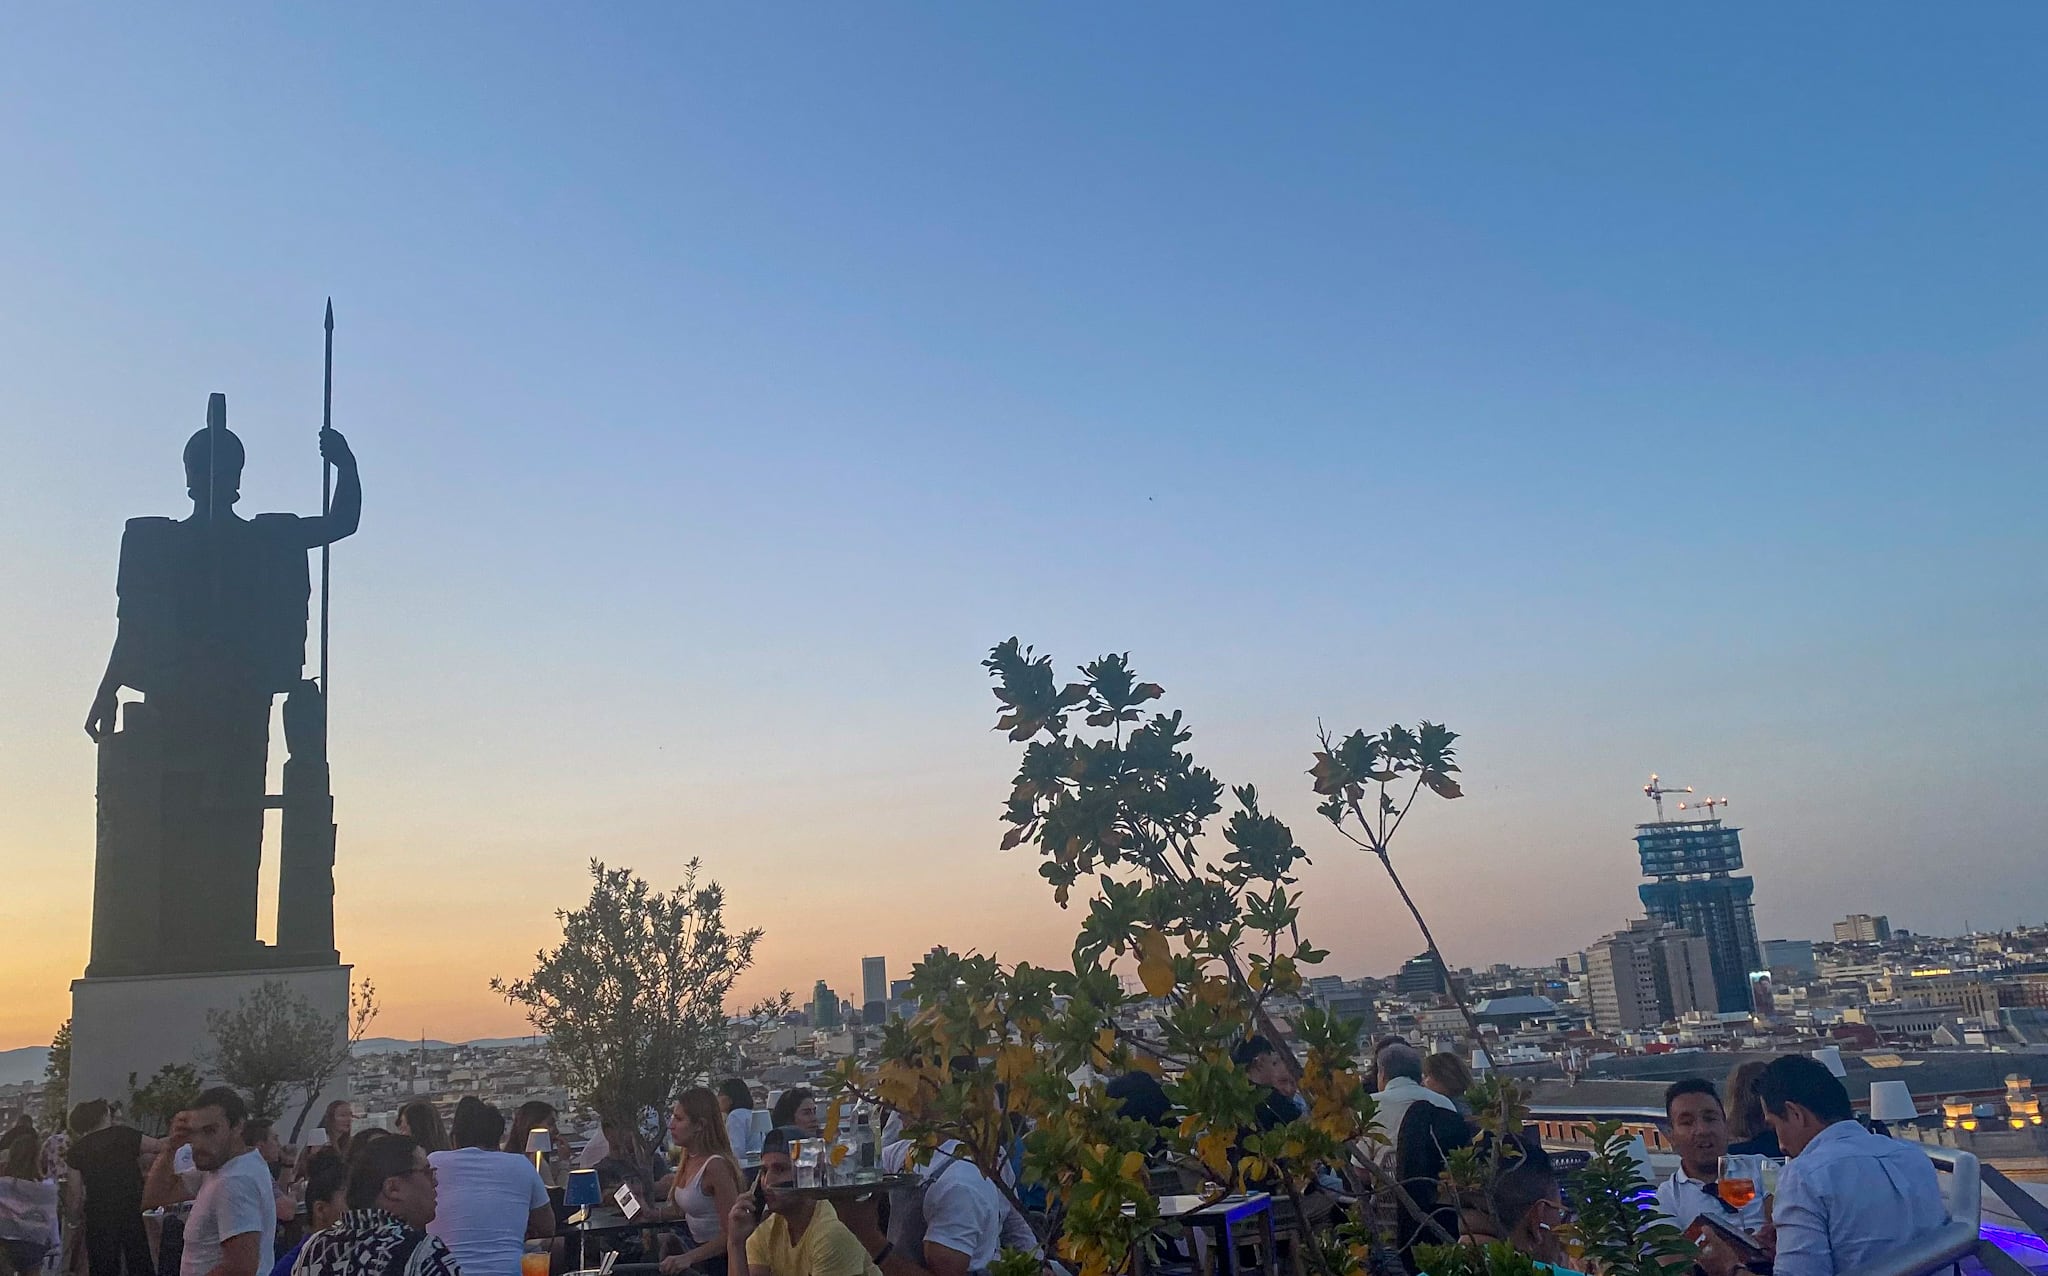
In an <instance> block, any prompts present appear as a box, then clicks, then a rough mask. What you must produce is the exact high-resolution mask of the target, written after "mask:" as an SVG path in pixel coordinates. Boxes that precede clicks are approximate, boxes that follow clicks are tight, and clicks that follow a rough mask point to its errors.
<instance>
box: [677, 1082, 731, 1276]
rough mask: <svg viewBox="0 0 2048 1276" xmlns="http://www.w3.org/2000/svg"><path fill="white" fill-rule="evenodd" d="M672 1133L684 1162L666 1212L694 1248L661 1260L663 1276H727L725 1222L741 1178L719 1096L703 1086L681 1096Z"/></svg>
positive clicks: (678, 1099) (687, 1091) (679, 1166)
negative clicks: (693, 1275)
mask: <svg viewBox="0 0 2048 1276" xmlns="http://www.w3.org/2000/svg"><path fill="white" fill-rule="evenodd" d="M668 1133H669V1138H670V1139H672V1140H674V1142H675V1145H676V1148H677V1149H678V1150H679V1151H680V1152H681V1153H682V1157H683V1159H682V1162H681V1164H679V1165H677V1166H676V1172H675V1176H674V1177H673V1178H672V1179H671V1180H670V1187H669V1195H668V1204H667V1206H666V1208H665V1210H664V1212H665V1213H666V1214H667V1216H668V1217H670V1218H680V1219H682V1220H683V1226H684V1228H685V1229H686V1230H687V1231H688V1232H689V1235H690V1244H689V1248H688V1249H685V1250H684V1251H683V1252H682V1253H680V1254H671V1255H670V1256H669V1257H667V1258H664V1259H662V1260H661V1270H662V1273H663V1276H679V1274H680V1273H681V1272H682V1271H684V1269H686V1268H695V1269H696V1270H698V1271H699V1272H703V1273H705V1274H706V1276H726V1262H725V1216H726V1215H727V1214H729V1213H731V1212H732V1207H733V1202H735V1201H737V1200H738V1199H739V1195H740V1175H739V1168H738V1167H739V1161H738V1159H737V1158H736V1157H734V1156H733V1154H732V1141H731V1140H730V1139H728V1138H727V1137H726V1133H725V1116H724V1114H723V1113H721V1112H719V1110H718V1096H717V1095H715V1094H713V1093H712V1092H711V1091H709V1090H707V1089H705V1088H704V1087H703V1086H694V1087H692V1088H690V1089H688V1090H685V1091H683V1092H682V1093H681V1094H680V1095H677V1096H676V1102H675V1106H674V1107H673V1108H671V1109H670V1110H669V1117H668Z"/></svg>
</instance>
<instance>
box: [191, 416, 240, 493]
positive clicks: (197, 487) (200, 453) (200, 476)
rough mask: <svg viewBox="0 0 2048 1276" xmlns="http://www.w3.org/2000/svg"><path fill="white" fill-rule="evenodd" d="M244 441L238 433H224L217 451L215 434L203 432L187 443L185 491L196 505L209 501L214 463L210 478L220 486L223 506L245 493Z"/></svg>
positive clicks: (208, 431)
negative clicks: (243, 480)
mask: <svg viewBox="0 0 2048 1276" xmlns="http://www.w3.org/2000/svg"><path fill="white" fill-rule="evenodd" d="M242 460H243V452H242V441H241V440H240V439H238V438H236V437H235V432H234V431H233V430H229V429H222V430H221V432H220V441H219V444H218V446H217V447H216V445H215V442H214V437H213V431H212V430H201V431H199V432H198V433H197V434H194V435H193V436H192V437H191V438H190V439H187V440H186V441H185V490H186V491H187V492H189V493H191V495H192V499H193V500H195V501H204V500H207V499H209V497H210V496H211V495H214V494H215V493H213V492H212V488H213V482H210V481H209V478H208V469H209V466H208V462H211V472H212V473H211V477H212V480H213V481H217V482H218V483H219V484H220V491H219V492H218V493H217V495H218V496H219V497H220V503H221V504H223V505H232V504H234V503H235V498H236V497H238V496H240V495H241V492H242Z"/></svg>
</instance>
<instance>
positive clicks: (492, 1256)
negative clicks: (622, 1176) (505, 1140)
mask: <svg viewBox="0 0 2048 1276" xmlns="http://www.w3.org/2000/svg"><path fill="white" fill-rule="evenodd" d="M427 1160H428V1161H429V1162H430V1163H431V1164H432V1165H433V1167H434V1173H435V1175H436V1176H437V1178H436V1182H435V1189H436V1196H435V1199H436V1205H435V1208H434V1221H433V1222H431V1223H429V1224H427V1230H428V1231H429V1232H431V1233H433V1234H434V1235H435V1236H438V1237H440V1238H441V1241H442V1243H443V1244H445V1245H447V1246H448V1248H449V1249H450V1250H451V1251H452V1252H453V1253H454V1254H455V1265H456V1266H458V1267H460V1268H461V1269H462V1276H519V1255H520V1253H521V1251H522V1250H523V1249H524V1247H525V1241H526V1216H527V1215H528V1214H530V1213H532V1212H533V1211H534V1210H537V1209H539V1208H540V1207H541V1206H543V1205H546V1204H547V1203H548V1189H547V1185H546V1184H545V1183H543V1182H541V1179H540V1174H539V1172H538V1171H536V1170H535V1169H534V1168H533V1162H531V1161H529V1160H527V1159H526V1158H525V1157H523V1156H519V1155H517V1154H516V1153H512V1152H495V1151H492V1150H491V1149H489V1148H456V1149H454V1150H453V1151H450V1152H436V1153H434V1154H433V1155H431V1156H429V1157H428V1158H427ZM181 1276H189V1273H181Z"/></svg>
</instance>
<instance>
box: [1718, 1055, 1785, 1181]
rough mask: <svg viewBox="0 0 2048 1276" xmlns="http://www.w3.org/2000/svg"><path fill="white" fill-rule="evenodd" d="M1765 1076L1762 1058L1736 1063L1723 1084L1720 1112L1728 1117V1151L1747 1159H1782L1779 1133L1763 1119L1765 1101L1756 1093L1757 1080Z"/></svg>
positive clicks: (1782, 1153)
mask: <svg viewBox="0 0 2048 1276" xmlns="http://www.w3.org/2000/svg"><path fill="white" fill-rule="evenodd" d="M1763 1073H1764V1063H1763V1060H1761V1059H1752V1060H1750V1061H1749V1062H1748V1063H1738V1064H1736V1065H1735V1066H1734V1067H1733V1068H1731V1069H1729V1070H1728V1080H1727V1081H1726V1082H1724V1083H1722V1086H1721V1093H1722V1096H1723V1097H1722V1104H1723V1107H1722V1111H1724V1112H1726V1113H1727V1114H1728V1150H1729V1151H1730V1152H1737V1153H1741V1154H1743V1155H1747V1156H1773V1157H1775V1156H1783V1155H1785V1154H1784V1152H1783V1151H1782V1150H1780V1149H1779V1147H1778V1132H1777V1131H1776V1130H1773V1129H1772V1128H1771V1124H1770V1122H1768V1121H1766V1120H1764V1101H1763V1098H1762V1097H1761V1096H1759V1095H1758V1094H1757V1092H1756V1079H1757V1078H1758V1077H1760V1076H1762V1075H1763Z"/></svg>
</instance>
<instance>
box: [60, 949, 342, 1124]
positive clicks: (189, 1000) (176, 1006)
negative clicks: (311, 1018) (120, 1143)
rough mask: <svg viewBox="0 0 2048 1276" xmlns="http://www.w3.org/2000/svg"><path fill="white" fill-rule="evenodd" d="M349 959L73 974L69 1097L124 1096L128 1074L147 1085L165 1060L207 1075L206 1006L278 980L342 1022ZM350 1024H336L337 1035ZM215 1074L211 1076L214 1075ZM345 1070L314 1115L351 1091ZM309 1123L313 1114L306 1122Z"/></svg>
mask: <svg viewBox="0 0 2048 1276" xmlns="http://www.w3.org/2000/svg"><path fill="white" fill-rule="evenodd" d="M350 970H351V967H348V966H297V967H286V968H283V969H279V970H237V971H229V972H224V973H220V974H189V975H187V974H179V975H130V976H117V977H111V978H88V979H75V980H73V981H72V983H71V1102H73V1103H79V1102H82V1101H84V1100H86V1099H117V1100H120V1101H121V1102H123V1103H125V1102H127V1100H128V1094H129V1089H130V1087H129V1080H128V1078H129V1076H130V1074H133V1076H134V1078H135V1084H136V1085H137V1086H140V1085H144V1084H146V1083H147V1082H148V1081H149V1079H150V1078H151V1077H152V1076H154V1075H156V1071H157V1069H159V1068H161V1067H163V1066H164V1065H165V1064H172V1063H189V1064H191V1065H192V1066H193V1067H194V1068H196V1069H198V1071H199V1072H200V1073H202V1074H205V1072H206V1068H205V1067H204V1066H203V1065H202V1064H201V1063H200V1059H201V1058H202V1057H203V1056H205V1055H206V1054H208V1053H210V1052H211V1051H212V1049H213V1044H214V1043H213V1033H212V1032H211V1031H210V1030H209V1029H208V1028H207V1026H206V1013H207V1011H209V1010H228V1009H232V1008H233V1007H234V1005H235V1003H236V1002H238V1001H240V1000H241V999H242V998H243V997H244V996H246V995H248V994H249V993H251V992H254V991H255V990H256V989H257V988H259V987H261V986H262V984H263V983H264V981H266V980H272V979H275V980H280V981H282V982H284V983H286V984H289V985H290V986H291V988H292V989H293V991H295V992H297V993H298V994H299V995H300V996H301V997H304V998H305V999H306V1000H307V1002H309V1003H310V1004H311V1005H312V1006H313V1008H314V1009H315V1010H318V1011H319V1012H320V1013H321V1014H322V1015H325V1016H328V1017H330V1018H332V1019H333V1020H334V1021H335V1022H336V1024H337V1025H341V1024H344V1023H345V1022H346V1020H347V1017H348V988H349V971H350ZM344 1031H345V1030H343V1029H341V1028H339V1027H338V1028H337V1032H336V1041H337V1043H338V1042H339V1041H340V1039H341V1037H342V1035H343V1032H344ZM215 1079H216V1078H212V1077H208V1080H209V1081H212V1080H215ZM348 1080H349V1079H348V1072H347V1069H343V1071H342V1074H341V1075H340V1076H338V1077H336V1078H334V1080H333V1081H331V1082H330V1083H329V1084H328V1093H325V1094H322V1095H321V1096H320V1097H319V1099H318V1100H317V1101H316V1102H315V1103H314V1105H313V1117H312V1120H318V1119H319V1114H320V1112H321V1110H322V1109H324V1108H325V1107H326V1106H327V1104H328V1102H329V1101H330V1100H333V1099H345V1098H347V1097H348ZM298 1102H299V1100H297V1099H296V1097H295V1098H294V1100H293V1101H292V1106H291V1109H290V1111H288V1112H287V1113H286V1114H285V1120H284V1122H283V1130H282V1133H283V1134H285V1135H286V1136H289V1135H290V1133H291V1122H292V1120H293V1119H294V1118H296V1117H297V1116H298V1107H297V1103H298ZM308 1124H309V1126H310V1121H309V1123H308Z"/></svg>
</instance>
